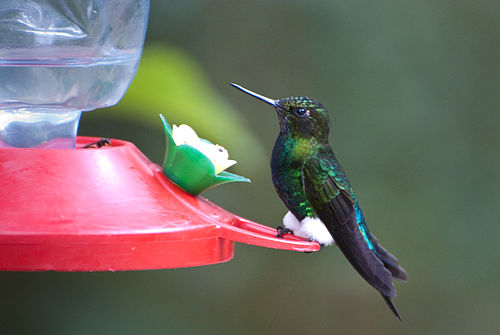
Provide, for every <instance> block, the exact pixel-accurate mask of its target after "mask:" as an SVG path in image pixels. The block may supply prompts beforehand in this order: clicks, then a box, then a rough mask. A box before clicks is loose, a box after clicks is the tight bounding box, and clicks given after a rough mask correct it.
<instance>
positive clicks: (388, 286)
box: [302, 156, 396, 297]
mask: <svg viewBox="0 0 500 335" xmlns="http://www.w3.org/2000/svg"><path fill="white" fill-rule="evenodd" d="M302 179H303V184H304V185H303V186H304V192H305V194H306V196H307V199H308V200H309V202H310V203H311V206H312V207H313V209H314V211H315V212H316V214H317V215H318V217H319V218H320V219H321V221H322V222H323V223H324V224H325V226H326V228H327V229H328V231H329V232H330V234H331V235H332V237H333V239H334V240H335V243H336V244H337V245H338V247H339V248H340V250H341V251H342V253H343V254H344V256H345V257H346V258H347V259H348V260H349V262H350V263H351V264H352V266H353V267H354V268H355V269H356V270H357V271H358V272H359V274H360V275H361V276H362V277H363V278H364V279H365V280H366V281H367V282H368V283H369V284H370V285H372V286H373V287H374V288H376V289H377V290H378V291H379V292H380V293H381V294H382V295H385V296H387V297H395V296H396V290H395V288H394V286H393V285H392V275H391V272H390V271H389V270H387V269H386V268H385V267H384V264H383V263H382V261H380V260H379V259H378V258H377V256H376V255H375V253H374V252H373V251H372V250H371V249H370V248H369V245H368V243H367V242H366V241H365V239H364V237H363V234H362V232H361V230H360V227H359V226H358V224H357V219H356V210H355V200H354V199H353V197H352V195H351V192H350V186H349V183H348V182H347V180H346V179H345V176H344V174H343V171H342V169H341V168H340V166H339V165H338V163H337V162H336V161H335V160H334V159H331V158H330V157H328V156H324V157H313V158H310V159H308V160H307V161H306V162H305V164H304V165H303V167H302Z"/></svg>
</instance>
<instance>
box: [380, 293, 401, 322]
mask: <svg viewBox="0 0 500 335" xmlns="http://www.w3.org/2000/svg"><path fill="white" fill-rule="evenodd" d="M382 297H383V298H384V300H385V302H386V303H387V306H389V308H390V309H391V311H392V312H393V313H394V315H395V316H396V317H397V318H398V319H399V321H402V320H401V316H400V315H399V312H398V310H397V308H396V306H395V305H394V303H393V302H392V299H391V297H388V296H386V295H383V294H382Z"/></svg>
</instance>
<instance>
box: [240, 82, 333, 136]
mask: <svg viewBox="0 0 500 335" xmlns="http://www.w3.org/2000/svg"><path fill="white" fill-rule="evenodd" d="M231 86H233V87H235V88H237V89H239V90H240V91H243V92H245V93H246V94H248V95H250V96H252V97H254V98H257V99H259V100H262V101H264V102H266V103H268V104H270V105H271V106H273V107H274V109H275V110H276V112H277V114H278V118H279V121H280V129H281V133H286V134H290V135H291V136H293V137H297V138H309V137H315V138H316V139H317V140H319V141H324V142H327V141H328V132H329V120H328V111H327V110H326V108H325V107H323V105H322V104H320V103H319V102H318V101H317V100H315V99H313V98H309V97H289V98H283V99H278V100H273V99H270V98H267V97H265V96H262V95H260V94H257V93H255V92H252V91H250V90H248V89H246V88H244V87H241V86H239V85H236V84H232V83H231Z"/></svg>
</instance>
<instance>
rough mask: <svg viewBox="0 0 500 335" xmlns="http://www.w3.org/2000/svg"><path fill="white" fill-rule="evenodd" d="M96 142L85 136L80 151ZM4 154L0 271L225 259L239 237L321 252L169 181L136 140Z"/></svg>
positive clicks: (141, 266) (204, 262) (144, 266)
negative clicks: (190, 193)
mask: <svg viewBox="0 0 500 335" xmlns="http://www.w3.org/2000/svg"><path fill="white" fill-rule="evenodd" d="M96 140H98V139H97V138H91V137H79V138H78V141H77V144H78V145H77V147H79V148H81V147H82V146H84V145H85V144H88V143H91V142H93V141H96ZM111 142H112V146H110V147H102V148H99V149H76V150H75V149H0V179H1V185H2V187H1V188H0V209H1V210H0V270H9V271H44V270H55V271H115V270H142V269H160V268H174V267H188V266H199V265H207V264H214V263H219V262H225V261H228V260H230V259H232V257H233V250H234V241H237V242H243V243H248V244H254V245H258V246H263V247H270V248H277V249H286V250H296V251H317V250H319V245H318V244H317V243H316V242H307V241H304V240H303V239H301V238H297V237H295V236H287V237H286V238H284V239H279V238H276V237H275V234H276V231H275V230H274V229H272V228H270V227H267V226H263V225H260V224H257V223H255V222H252V221H250V220H246V219H244V218H241V217H239V216H237V215H234V214H232V213H230V212H228V211H226V210H224V209H222V208H220V207H218V206H216V205H214V204H212V203H211V202H209V201H208V200H206V199H205V198H203V197H200V196H197V197H194V196H191V195H189V194H187V193H186V192H184V191H182V190H181V189H179V188H178V187H177V186H176V185H175V184H173V183H172V182H170V181H169V180H168V179H167V178H166V177H165V175H164V174H163V173H162V172H161V168H160V167H159V166H158V165H156V164H154V163H152V162H151V161H149V159H147V158H146V157H145V156H144V155H143V154H142V153H141V152H140V151H139V150H138V149H137V148H136V147H135V146H134V145H133V144H132V143H129V142H125V141H121V140H112V141H111Z"/></svg>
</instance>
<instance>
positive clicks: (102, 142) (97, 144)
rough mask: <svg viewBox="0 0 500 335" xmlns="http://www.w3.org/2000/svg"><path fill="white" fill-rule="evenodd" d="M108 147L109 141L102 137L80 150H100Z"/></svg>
mask: <svg viewBox="0 0 500 335" xmlns="http://www.w3.org/2000/svg"><path fill="white" fill-rule="evenodd" d="M108 145H111V140H110V139H109V138H107V137H103V138H101V139H100V140H99V141H95V142H92V143H89V144H87V145H84V146H83V147H82V148H84V149H88V148H101V147H105V146H108Z"/></svg>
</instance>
